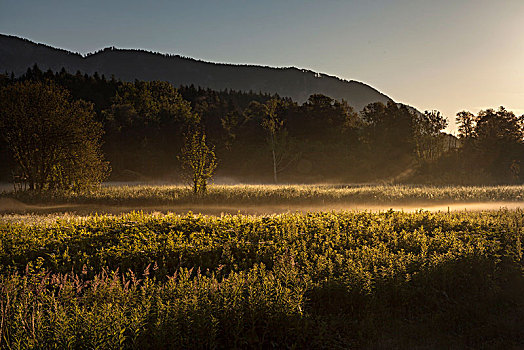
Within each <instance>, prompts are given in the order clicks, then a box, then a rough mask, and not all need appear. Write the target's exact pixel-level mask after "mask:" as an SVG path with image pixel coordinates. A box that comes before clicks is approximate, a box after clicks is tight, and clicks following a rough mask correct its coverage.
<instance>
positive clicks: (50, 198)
mask: <svg viewBox="0 0 524 350" xmlns="http://www.w3.org/2000/svg"><path fill="white" fill-rule="evenodd" d="M3 195H4V196H11V197H15V198H17V199H20V200H22V201H25V202H44V203H83V204H108V205H148V204H152V205H193V204H202V205H212V204H219V205H225V204H229V205H235V204H237V205H238V204H242V205H250V206H256V205H267V204H323V203H363V204H382V203H409V202H418V203H420V202H424V203H428V202H432V203H434V202H442V203H443V202H446V203H449V202H479V201H481V202H483V201H522V200H524V186H485V187H480V186H479V187H475V186H473V187H466V186H448V187H431V186H406V185H384V186H382V185H376V186H333V185H280V186H277V185H228V186H226V185H220V186H219V185H213V186H210V187H209V190H208V193H207V194H206V195H205V196H198V197H195V196H194V194H193V193H192V191H191V190H190V189H189V188H188V187H184V186H168V185H164V186H148V185H143V186H140V185H135V186H111V187H102V188H100V189H98V190H95V191H92V192H84V193H63V192H51V193H44V194H36V193H31V192H19V193H9V194H7V193H4V194H3Z"/></svg>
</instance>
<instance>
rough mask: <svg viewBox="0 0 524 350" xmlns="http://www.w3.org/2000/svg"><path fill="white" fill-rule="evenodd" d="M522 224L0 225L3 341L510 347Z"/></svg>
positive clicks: (513, 217) (82, 221) (430, 217)
mask: <svg viewBox="0 0 524 350" xmlns="http://www.w3.org/2000/svg"><path fill="white" fill-rule="evenodd" d="M523 224H524V219H523V216H522V213H521V212H507V211H501V212H493V213H469V214H468V213H457V214H442V213H439V214H430V213H425V212H419V213H414V214H406V213H400V212H393V211H388V212H384V213H377V214H372V213H348V212H345V213H317V214H287V215H278V216H265V217H248V216H223V217H205V216H200V215H199V216H195V215H192V214H188V215H186V216H176V215H166V216H151V215H144V214H142V213H132V214H128V215H124V216H120V217H111V216H95V217H90V218H72V219H67V220H56V221H47V222H42V223H38V224H25V223H9V222H7V221H1V222H0V242H1V245H0V263H1V265H0V266H1V270H0V279H1V280H0V300H1V301H2V308H1V310H0V312H1V319H2V320H3V322H2V324H1V326H0V333H1V336H0V339H1V343H0V344H1V345H2V346H4V347H10V348H95V347H101V348H108V347H111V348H253V347H257V348H305V347H307V348H336V347H338V348H348V347H358V348H362V347H371V348H376V347H381V346H379V344H389V346H385V345H382V347H395V348H402V347H408V348H409V347H421V346H422V347H424V346H425V347H428V346H429V347H432V346H433V347H438V348H449V347H453V346H454V347H459V348H464V347H473V348H478V347H483V346H486V345H489V344H494V343H495V344H499V345H500V346H501V347H516V346H518V344H520V343H519V341H521V338H520V335H521V331H522V329H521V327H519V324H520V325H521V323H518V322H522V321H523V319H522V314H519V313H518V312H519V311H518V309H517V310H515V305H518V304H519V303H521V301H522V295H521V290H522V286H524V284H523V276H522V268H523V266H522V262H523V260H522V256H523V255H522V254H523V249H522V244H521V242H522V239H524V235H523V230H522V227H523V226H522V225H523ZM499 314H500V315H504V316H503V318H504V320H502V319H497V318H496V316H497V315H499ZM508 317H516V319H515V320H516V323H515V324H514V325H512V324H508V322H505V320H506V318H508ZM519 317H520V318H519ZM413 325H416V326H415V327H413ZM485 329H489V332H483V330H485Z"/></svg>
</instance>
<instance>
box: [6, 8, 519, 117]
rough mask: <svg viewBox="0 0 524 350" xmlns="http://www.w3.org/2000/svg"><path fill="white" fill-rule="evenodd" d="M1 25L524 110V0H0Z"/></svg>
mask: <svg viewBox="0 0 524 350" xmlns="http://www.w3.org/2000/svg"><path fill="white" fill-rule="evenodd" d="M0 32H1V33H5V34H13V35H18V36H22V37H25V38H28V39H30V40H33V41H36V42H42V43H46V44H49V45H52V46H56V47H60V48H64V49H68V50H72V51H76V52H80V53H87V52H90V51H94V50H97V49H100V48H103V47H106V46H116V47H119V48H142V49H147V50H153V51H159V52H164V53H174V54H180V55H183V56H189V57H194V58H199V59H203V60H208V61H215V62H226V63H250V64H261V65H269V66H276V67H283V66H296V67H299V68H307V69H311V70H314V71H318V72H323V73H327V74H331V75H336V76H338V77H341V78H344V79H348V80H349V79H353V80H359V81H362V82H365V83H367V84H369V85H371V86H373V87H374V88H376V89H378V90H380V91H381V92H383V93H385V94H387V95H388V96H390V97H391V98H393V99H394V100H396V101H398V102H403V103H407V104H410V105H412V106H414V107H416V108H418V109H419V110H421V111H423V110H426V109H438V110H440V111H441V112H443V114H444V115H445V116H446V117H448V119H450V120H453V119H454V116H455V114H456V112H458V111H460V110H463V109H466V110H470V111H472V112H475V113H476V112H478V110H479V109H484V108H487V107H498V106H500V105H504V106H505V107H506V108H507V109H510V110H513V111H515V112H516V113H517V114H519V115H520V114H524V0H500V1H495V0H477V1H473V0H472V1H466V0H431V1H430V0H398V1H395V0H367V1H364V0H363V1H327V0H323V1H306V0H302V1H298V0H296V1H285V0H281V1H273V0H265V1H261V0H260V1H219V0H215V1H198V0H192V1H147V0H142V1H134V0H125V1H124V0H119V1H110V0H106V1H94V0H90V1H86V0H84V1H72V0H69V1H42V0H40V1H25V0H0Z"/></svg>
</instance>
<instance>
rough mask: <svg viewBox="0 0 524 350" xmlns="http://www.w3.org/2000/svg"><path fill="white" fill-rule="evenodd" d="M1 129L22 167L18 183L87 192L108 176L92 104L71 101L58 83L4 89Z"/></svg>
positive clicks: (0, 93)
mask: <svg viewBox="0 0 524 350" xmlns="http://www.w3.org/2000/svg"><path fill="white" fill-rule="evenodd" d="M0 130H1V135H2V137H3V138H4V140H5V142H6V144H7V147H8V149H9V151H10V153H11V155H12V157H13V158H14V160H15V162H16V164H17V166H18V180H17V181H19V182H21V183H22V184H24V185H27V187H28V188H29V189H30V190H38V191H44V190H53V189H67V190H69V189H72V190H83V189H87V188H89V187H92V186H94V185H97V184H99V183H100V182H101V181H102V180H103V179H104V178H105V177H106V176H107V174H108V170H109V167H108V164H107V162H104V160H103V157H102V153H101V150H100V138H101V136H102V133H103V130H102V125H101V124H100V123H98V122H96V121H95V120H94V112H93V106H92V104H90V103H87V102H84V101H71V98H70V95H69V93H68V92H67V90H64V89H61V88H59V87H58V86H56V85H53V84H44V83H41V82H30V81H27V82H24V83H15V84H13V85H10V86H8V87H5V88H3V89H2V90H1V91H0Z"/></svg>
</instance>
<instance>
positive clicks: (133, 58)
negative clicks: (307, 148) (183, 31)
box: [0, 34, 391, 110]
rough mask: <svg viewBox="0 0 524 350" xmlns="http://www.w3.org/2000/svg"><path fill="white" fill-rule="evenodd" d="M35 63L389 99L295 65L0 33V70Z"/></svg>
mask: <svg viewBox="0 0 524 350" xmlns="http://www.w3.org/2000/svg"><path fill="white" fill-rule="evenodd" d="M35 63H36V64H38V66H39V67H40V69H41V70H43V71H45V70H48V69H51V70H53V71H59V70H61V69H62V67H63V68H65V69H66V70H67V71H68V72H72V73H74V72H76V71H78V70H79V71H81V72H82V73H88V74H93V73H95V72H98V74H100V75H102V74H104V75H105V76H106V77H109V76H111V75H114V76H115V77H116V78H119V79H122V80H124V81H134V80H135V79H138V80H146V81H148V80H165V81H169V82H171V83H172V84H174V85H175V86H179V85H191V84H193V85H195V86H201V87H203V88H211V89H213V90H224V89H234V90H241V91H249V90H252V91H255V92H259V91H262V92H269V93H277V94H279V95H280V96H283V97H284V96H285V97H291V98H292V99H293V100H295V101H297V102H304V101H306V100H307V98H308V97H309V96H310V95H312V94H315V93H320V94H324V95H327V96H329V97H332V98H335V99H339V100H340V99H344V100H346V101H347V102H348V103H349V104H350V105H351V106H353V107H354V108H355V109H356V110H361V109H362V108H363V107H364V106H366V105H367V104H369V103H372V102H384V103H385V102H387V101H390V100H391V99H390V98H389V97H388V96H386V95H384V94H382V93H380V92H379V91H377V90H376V89H374V88H372V87H371V86H369V85H366V84H364V83H361V82H358V81H353V80H351V81H347V80H342V79H339V78H337V77H334V76H329V75H325V74H321V73H317V72H313V71H310V70H305V69H298V68H295V67H289V68H272V67H264V66H255V65H233V64H222V63H211V62H204V61H200V60H196V59H192V58H187V57H181V56H178V55H177V56H175V55H164V54H160V53H154V52H148V51H143V50H127V49H125V50H124V49H116V48H106V49H103V50H100V51H97V52H95V53H92V54H87V55H86V56H82V55H80V54H78V53H73V52H69V51H66V50H63V49H57V48H54V47H51V46H48V45H44V44H37V43H34V42H31V41H29V40H27V39H22V38H19V37H15V36H9V35H3V34H0V72H8V73H11V72H14V74H15V75H21V74H23V73H25V72H26V70H27V68H28V67H31V66H33V65H34V64H35Z"/></svg>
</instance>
